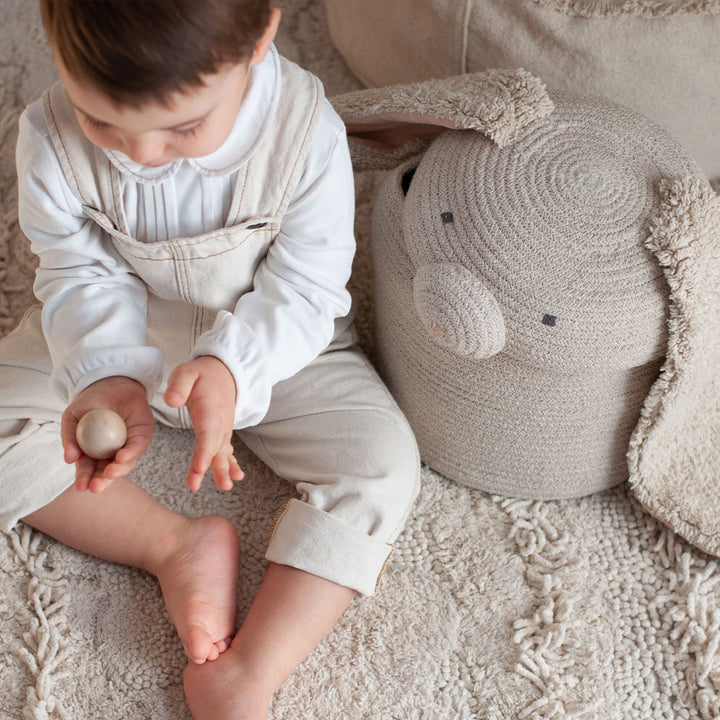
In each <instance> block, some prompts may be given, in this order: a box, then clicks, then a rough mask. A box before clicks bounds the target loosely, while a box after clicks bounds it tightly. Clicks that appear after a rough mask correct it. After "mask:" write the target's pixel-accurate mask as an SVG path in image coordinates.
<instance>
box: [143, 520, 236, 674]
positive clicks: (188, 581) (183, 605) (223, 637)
mask: <svg viewBox="0 0 720 720" xmlns="http://www.w3.org/2000/svg"><path fill="white" fill-rule="evenodd" d="M239 555H240V547H239V542H238V537H237V533H236V532H235V528H234V527H233V525H232V523H231V522H230V521H229V520H226V519H225V518H222V517H218V516H206V517H200V518H194V519H190V518H182V521H181V523H180V524H179V527H178V531H176V532H175V533H174V534H173V535H172V536H171V539H170V541H169V543H168V546H167V548H166V550H165V552H164V554H163V556H162V560H160V561H159V562H158V563H157V564H156V566H155V567H154V568H153V569H152V570H153V572H154V573H155V575H157V577H158V580H159V581H160V587H161V588H162V592H163V596H164V598H165V605H166V606H167V609H168V612H169V614H170V618H171V619H172V621H173V623H174V624H175V627H176V629H177V632H178V635H179V636H180V640H181V641H182V644H183V647H184V648H185V653H186V654H187V656H188V657H189V658H190V660H192V661H193V662H194V663H204V662H205V661H206V660H215V659H216V658H218V656H219V655H220V654H221V653H223V652H225V650H227V648H228V647H229V645H230V639H231V638H232V636H233V635H234V634H235V618H236V612H237V578H238V561H239Z"/></svg>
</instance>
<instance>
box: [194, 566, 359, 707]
mask: <svg viewBox="0 0 720 720" xmlns="http://www.w3.org/2000/svg"><path fill="white" fill-rule="evenodd" d="M354 595H355V591H353V590H350V589H349V588H346V587H342V586H341V585H337V584H335V583H333V582H330V581H329V580H324V579H323V578H320V577H317V576H316V575H310V574H309V573H306V572H304V571H302V570H297V569H296V568H293V567H289V566H287V565H277V564H274V563H271V564H270V567H269V568H268V571H267V574H266V575H265V579H264V580H263V582H262V585H261V586H260V590H259V591H258V594H257V596H256V597H255V600H254V601H253V604H252V606H251V607H250V611H249V612H248V615H247V618H246V619H245V622H244V623H243V624H242V626H241V627H240V630H239V631H238V634H237V635H236V636H235V639H234V640H233V642H232V645H231V646H230V649H229V650H228V651H227V652H226V653H224V654H223V655H221V656H220V658H219V659H218V660H217V661H216V662H213V663H206V664H205V665H190V666H188V668H187V670H186V671H185V695H186V697H187V700H188V704H189V705H190V710H191V712H192V714H193V717H194V718H195V720H251V719H252V720H256V719H257V720H260V719H261V718H262V719H263V720H264V719H265V718H267V713H268V709H269V706H270V700H271V698H272V695H273V693H274V692H275V690H277V689H278V687H280V685H281V684H282V682H283V681H284V680H285V678H286V677H287V676H288V675H289V674H290V673H291V672H292V671H293V669H294V668H295V667H296V666H297V665H298V664H299V663H300V662H302V660H304V659H305V657H306V656H307V655H308V654H309V653H310V652H311V651H312V650H313V648H315V646H316V645H317V644H318V643H319V642H320V641H321V640H322V638H323V637H324V636H325V635H326V634H327V633H328V632H329V631H330V629H331V628H332V627H333V625H334V624H335V623H336V622H337V621H338V619H339V618H340V616H341V615H342V614H343V612H344V611H345V609H346V608H347V606H348V605H349V603H350V601H351V600H352V598H353V597H354Z"/></svg>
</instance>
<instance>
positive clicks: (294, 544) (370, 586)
mask: <svg viewBox="0 0 720 720" xmlns="http://www.w3.org/2000/svg"><path fill="white" fill-rule="evenodd" d="M391 552H392V545H389V544H388V543H385V542H382V541H381V540H377V539H376V538H373V537H370V536H369V535H366V534H365V533H364V532H362V531H360V530H357V529H356V528H354V527H352V526H350V525H346V524H345V523H343V522H341V521H339V520H337V519H336V518H334V517H333V516H332V515H331V514H330V513H327V512H324V511H323V510H319V509H318V508H316V507H313V506H312V505H308V504H307V503H304V502H301V501H300V500H296V499H294V498H293V499H292V500H290V501H289V502H288V503H287V504H286V505H285V506H284V507H283V508H282V510H280V512H279V513H278V515H277V517H276V519H275V523H274V524H273V528H272V530H271V533H270V539H269V541H268V546H267V551H266V553H265V557H266V558H267V559H268V560H269V561H270V562H274V563H278V564H280V565H290V566H292V567H295V568H298V569H299V570H304V571H305V572H308V573H311V574H312V575H318V576H319V577H322V578H325V579H326V580H330V581H332V582H334V583H337V584H338V585H343V586H345V587H349V588H351V589H353V590H356V591H357V592H359V593H360V594H361V595H372V594H373V593H374V592H375V589H376V588H377V586H378V583H379V580H380V577H381V576H382V573H383V571H384V569H385V566H386V564H387V562H388V559H389V558H390V553H391Z"/></svg>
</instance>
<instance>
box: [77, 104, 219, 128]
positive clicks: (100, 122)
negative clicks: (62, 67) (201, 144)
mask: <svg viewBox="0 0 720 720" xmlns="http://www.w3.org/2000/svg"><path fill="white" fill-rule="evenodd" d="M70 104H71V105H72V106H73V107H74V108H75V109H76V110H77V111H78V112H79V113H82V114H83V115H84V116H85V117H86V118H87V119H88V120H90V121H91V122H94V123H96V124H98V125H107V126H108V127H112V126H111V125H110V123H108V122H105V121H104V120H99V119H98V118H96V117H94V116H93V115H91V114H90V113H89V112H87V111H85V110H83V109H82V108H81V107H78V106H77V105H76V104H75V103H73V102H71V103H70ZM212 110H213V108H211V109H210V110H208V111H207V112H206V113H205V114H204V115H202V116H201V117H197V118H194V119H192V120H188V121H187V122H184V123H180V124H179V125H173V126H172V127H168V128H163V130H182V129H183V128H188V127H192V126H193V125H197V124H198V123H200V122H202V121H203V120H204V119H205V118H206V117H207V116H208V115H209V114H210V113H211V112H212Z"/></svg>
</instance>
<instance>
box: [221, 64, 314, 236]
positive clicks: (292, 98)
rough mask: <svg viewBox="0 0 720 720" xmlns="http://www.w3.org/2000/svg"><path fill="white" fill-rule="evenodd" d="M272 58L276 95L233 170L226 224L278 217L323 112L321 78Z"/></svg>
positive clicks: (293, 187)
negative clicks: (253, 143) (255, 139)
mask: <svg viewBox="0 0 720 720" xmlns="http://www.w3.org/2000/svg"><path fill="white" fill-rule="evenodd" d="M277 57H278V59H279V63H277V64H276V72H277V73H279V74H280V82H279V83H276V85H275V86H276V87H278V88H279V91H278V96H277V98H276V99H275V102H274V106H273V109H272V111H271V117H270V119H269V122H268V125H267V127H266V129H265V132H264V134H263V136H262V137H261V139H260V141H259V143H258V146H257V147H256V148H255V150H254V151H253V154H252V156H251V157H250V160H249V161H248V162H247V164H246V165H245V166H243V167H241V168H240V169H239V171H238V178H237V182H236V185H235V193H234V196H233V201H232V204H231V206H230V211H229V213H228V218H227V225H228V226H232V225H238V224H240V223H242V222H243V221H245V220H247V219H250V218H252V217H270V218H281V217H282V216H283V214H284V213H285V211H286V210H287V206H288V204H289V203H290V200H291V198H292V196H293V192H294V190H295V187H296V185H297V183H298V181H299V179H300V175H301V174H302V171H303V166H304V163H305V158H306V156H307V153H308V150H309V148H310V144H311V141H312V138H313V135H314V132H315V129H316V127H317V123H318V121H319V119H320V116H321V114H322V108H323V103H324V102H325V93H324V91H323V87H322V83H321V82H320V80H318V78H316V77H315V76H314V75H312V74H311V73H309V72H307V71H306V70H303V69H302V68H301V67H299V66H298V65H296V64H295V63H293V62H291V61H290V60H287V59H286V58H283V57H281V56H277Z"/></svg>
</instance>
